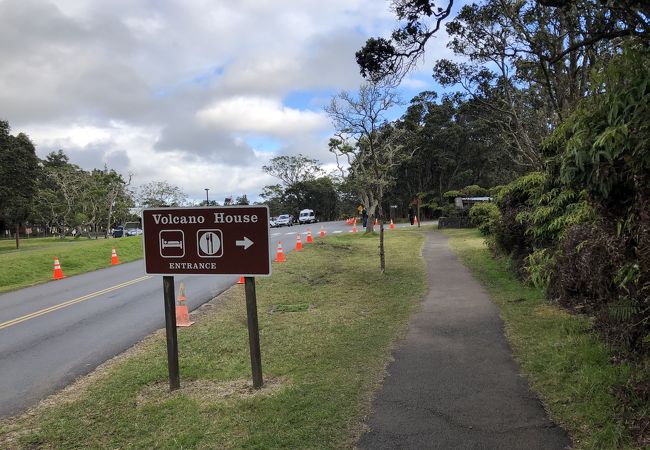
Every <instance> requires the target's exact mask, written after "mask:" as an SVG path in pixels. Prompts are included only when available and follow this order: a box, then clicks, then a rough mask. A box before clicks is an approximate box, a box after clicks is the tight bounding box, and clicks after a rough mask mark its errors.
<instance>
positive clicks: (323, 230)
mask: <svg viewBox="0 0 650 450" xmlns="http://www.w3.org/2000/svg"><path fill="white" fill-rule="evenodd" d="M320 237H325V228H324V227H323V225H321V226H320Z"/></svg>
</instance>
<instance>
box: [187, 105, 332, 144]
mask: <svg viewBox="0 0 650 450" xmlns="http://www.w3.org/2000/svg"><path fill="white" fill-rule="evenodd" d="M197 118H198V120H199V122H200V123H201V124H203V125H211V126H216V127H218V128H224V129H229V130H233V131H242V132H250V133H265V134H269V135H271V136H291V135H294V134H297V133H310V132H314V131H319V130H324V129H326V128H327V127H328V124H329V123H328V119H327V116H326V115H325V114H324V113H316V112H313V111H309V110H303V111H301V110H298V109H293V108H288V107H286V106H283V105H282V103H281V102H280V101H278V100H271V99H266V98H260V97H233V98H227V99H224V100H219V101H218V102H216V103H215V104H213V105H211V106H209V107H207V108H206V109H203V110H201V111H199V112H197Z"/></svg>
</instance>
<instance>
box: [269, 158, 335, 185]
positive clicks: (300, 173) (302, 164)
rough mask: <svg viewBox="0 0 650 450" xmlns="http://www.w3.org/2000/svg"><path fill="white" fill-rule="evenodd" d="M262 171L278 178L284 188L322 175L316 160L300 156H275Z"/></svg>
mask: <svg viewBox="0 0 650 450" xmlns="http://www.w3.org/2000/svg"><path fill="white" fill-rule="evenodd" d="M262 170H263V171H264V172H266V173H268V174H269V175H273V176H274V177H276V178H278V179H279V180H280V181H282V183H284V185H285V187H291V186H293V185H294V184H296V183H299V182H301V181H307V180H313V179H314V178H317V177H318V176H321V175H322V174H323V170H322V169H321V168H320V166H319V163H318V160H316V159H313V158H308V157H306V156H304V155H302V154H298V155H297V156H286V155H285V156H276V157H275V158H272V159H271V163H270V164H269V165H268V166H262Z"/></svg>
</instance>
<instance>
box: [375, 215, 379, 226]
mask: <svg viewBox="0 0 650 450" xmlns="http://www.w3.org/2000/svg"><path fill="white" fill-rule="evenodd" d="M377 225H379V219H378V218H377V217H375V226H377Z"/></svg>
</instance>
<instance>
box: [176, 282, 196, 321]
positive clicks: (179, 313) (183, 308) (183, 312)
mask: <svg viewBox="0 0 650 450" xmlns="http://www.w3.org/2000/svg"><path fill="white" fill-rule="evenodd" d="M185 300H186V299H185V284H183V282H181V285H180V288H179V289H178V305H176V326H177V327H189V326H190V325H192V324H193V323H194V322H192V321H190V312H189V310H188V309H187V305H186V304H185Z"/></svg>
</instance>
